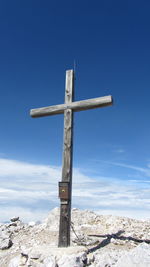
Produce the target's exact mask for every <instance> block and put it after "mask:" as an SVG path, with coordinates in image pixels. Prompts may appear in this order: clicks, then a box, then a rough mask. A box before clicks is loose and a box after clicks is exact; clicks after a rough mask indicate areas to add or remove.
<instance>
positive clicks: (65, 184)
mask: <svg viewBox="0 0 150 267" xmlns="http://www.w3.org/2000/svg"><path fill="white" fill-rule="evenodd" d="M73 100H74V71H73V70H67V71H66V88H65V104H61V105H56V106H49V107H43V108H37V109H31V111H30V115H31V116H32V117H33V118H36V117H43V116H51V115H55V114H61V113H64V147H63V166H62V182H59V197H60V224H59V241H58V246H59V247H67V246H70V225H71V196H72V152H73V112H74V111H81V110H87V109H93V108H100V107H105V106H110V105H112V103H113V100H112V96H104V97H98V98H94V99H88V100H83V101H76V102H73Z"/></svg>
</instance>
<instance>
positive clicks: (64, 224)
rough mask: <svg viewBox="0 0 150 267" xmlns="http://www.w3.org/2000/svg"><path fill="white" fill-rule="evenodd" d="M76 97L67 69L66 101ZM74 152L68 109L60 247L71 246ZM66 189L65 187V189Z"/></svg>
mask: <svg viewBox="0 0 150 267" xmlns="http://www.w3.org/2000/svg"><path fill="white" fill-rule="evenodd" d="M73 98H74V72H73V70H68V71H66V88H65V103H66V104H69V103H71V102H72V101H73ZM72 153H73V111H72V109H66V110H65V112H64V148H63V166H62V182H65V183H66V184H67V186H68V187H69V188H68V189H69V190H68V197H67V198H65V199H64V198H63V196H62V197H61V196H60V201H61V203H60V224H59V243H58V246H59V247H67V246H70V223H71V195H72ZM64 191H65V189H64Z"/></svg>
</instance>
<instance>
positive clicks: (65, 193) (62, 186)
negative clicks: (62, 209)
mask: <svg viewBox="0 0 150 267" xmlns="http://www.w3.org/2000/svg"><path fill="white" fill-rule="evenodd" d="M69 187H70V183H69V182H59V197H60V199H64V200H68V199H69Z"/></svg>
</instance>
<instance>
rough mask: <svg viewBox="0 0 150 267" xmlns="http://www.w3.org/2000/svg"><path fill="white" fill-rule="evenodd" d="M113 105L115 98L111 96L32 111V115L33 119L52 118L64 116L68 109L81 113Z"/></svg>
mask: <svg viewBox="0 0 150 267" xmlns="http://www.w3.org/2000/svg"><path fill="white" fill-rule="evenodd" d="M68 97H69V96H68ZM112 104H113V98H112V96H111V95H109V96H103V97H97V98H92V99H87V100H81V101H75V102H71V101H70V102H67V103H65V104H61V105H55V106H48V107H43V108H37V109H31V111H30V115H31V117H33V118H37V117H44V116H52V115H56V114H62V113H64V112H65V110H67V109H72V110H73V111H81V110H87V109H94V108H102V107H106V106H111V105H112Z"/></svg>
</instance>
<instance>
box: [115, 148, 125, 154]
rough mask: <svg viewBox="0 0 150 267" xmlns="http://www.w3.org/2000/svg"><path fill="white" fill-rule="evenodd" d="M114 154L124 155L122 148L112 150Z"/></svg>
mask: <svg viewBox="0 0 150 267" xmlns="http://www.w3.org/2000/svg"><path fill="white" fill-rule="evenodd" d="M114 152H116V153H118V154H123V153H125V150H124V149H122V148H118V149H116V150H114Z"/></svg>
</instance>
